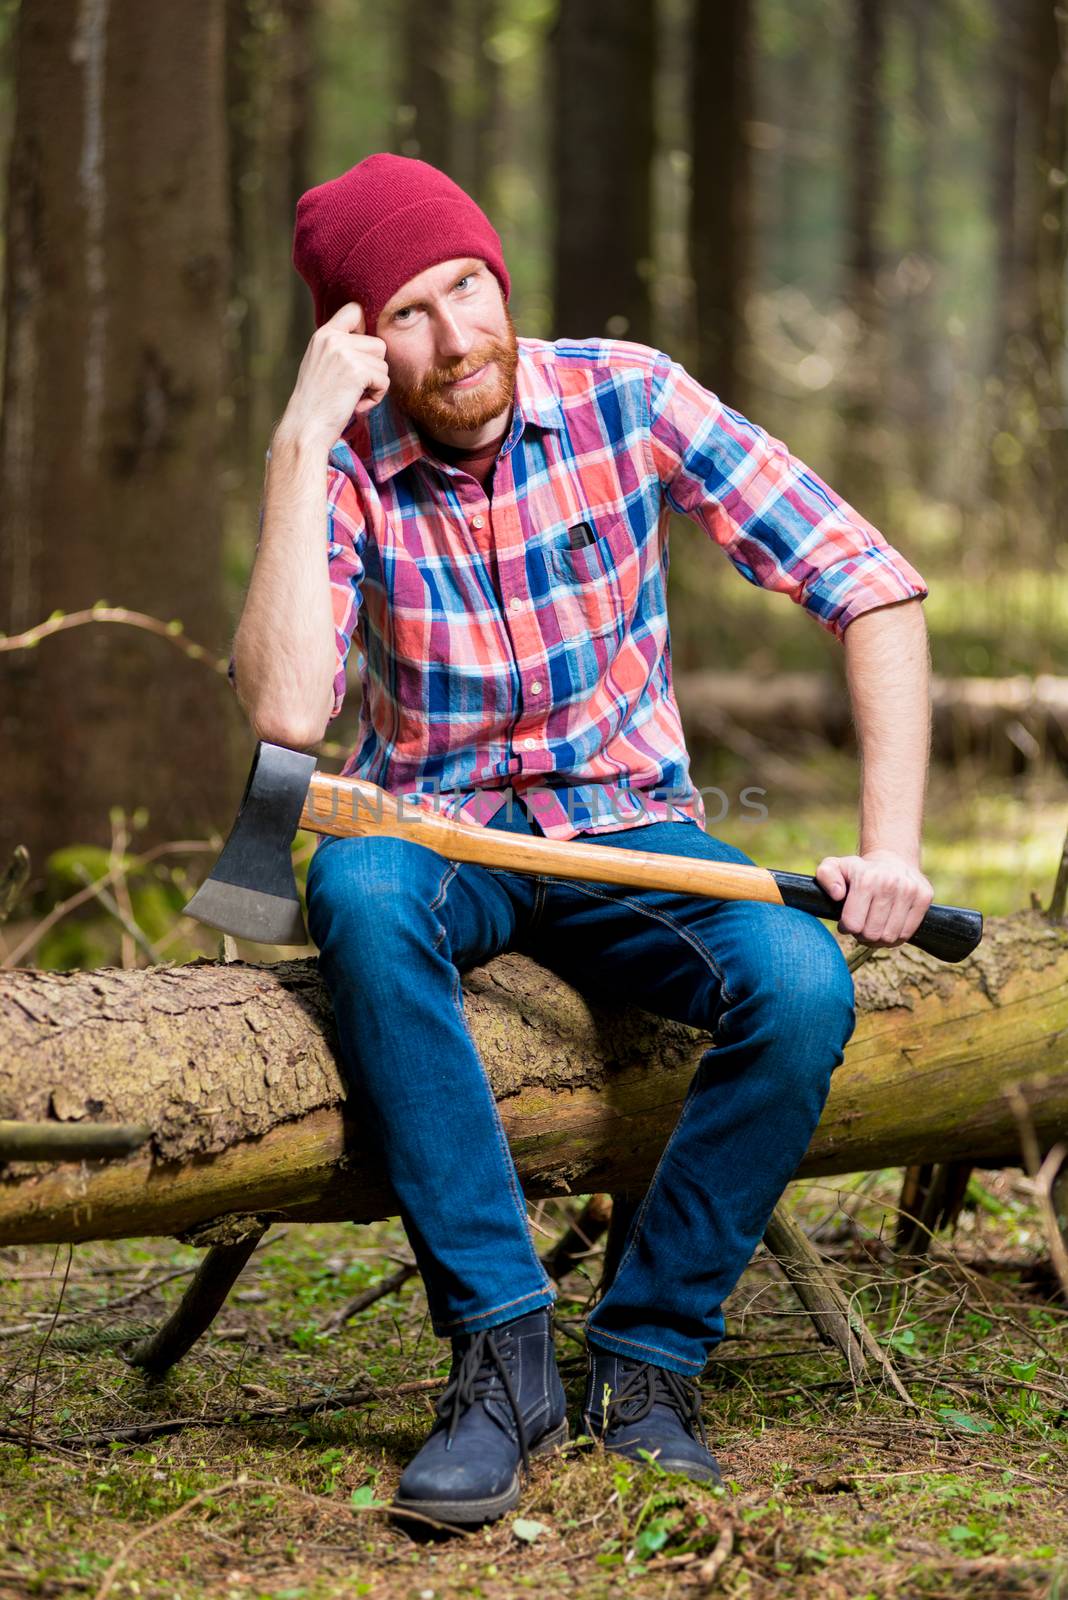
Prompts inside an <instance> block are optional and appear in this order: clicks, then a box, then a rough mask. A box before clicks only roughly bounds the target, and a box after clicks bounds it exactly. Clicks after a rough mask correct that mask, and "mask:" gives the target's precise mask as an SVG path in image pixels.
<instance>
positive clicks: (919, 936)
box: [772, 872, 983, 961]
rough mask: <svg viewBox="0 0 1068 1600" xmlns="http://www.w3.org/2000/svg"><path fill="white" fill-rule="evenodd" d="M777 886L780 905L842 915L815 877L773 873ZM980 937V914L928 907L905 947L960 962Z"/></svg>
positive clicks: (830, 915)
mask: <svg viewBox="0 0 1068 1600" xmlns="http://www.w3.org/2000/svg"><path fill="white" fill-rule="evenodd" d="M772 877H773V878H774V879H775V882H776V883H777V884H778V886H779V893H780V894H781V895H782V898H783V904H784V905H788V906H794V907H796V909H797V910H798V911H808V912H811V914H812V915H813V916H814V917H823V918H825V919H826V920H827V921H828V922H837V921H838V920H839V918H840V917H841V915H842V907H843V906H844V905H845V901H844V900H834V899H832V898H831V896H830V895H829V894H828V893H827V891H826V889H821V888H820V886H819V884H818V883H817V882H816V880H815V878H806V877H805V875H804V874H803V873H801V872H773V873H772ZM982 937H983V914H982V912H981V911H968V910H967V909H966V908H965V907H964V906H930V907H928V911H927V915H926V916H925V917H924V919H923V921H922V922H921V923H920V925H919V927H918V928H917V929H916V932H915V933H914V934H913V935H912V938H911V939H908V940H906V943H908V944H914V945H915V946H916V948H917V949H918V950H926V951H927V954H928V955H931V956H937V957H938V959H939V961H963V960H964V958H965V956H970V955H971V953H972V951H973V950H974V949H975V948H976V946H977V945H978V944H979V941H980V939H981V938H982Z"/></svg>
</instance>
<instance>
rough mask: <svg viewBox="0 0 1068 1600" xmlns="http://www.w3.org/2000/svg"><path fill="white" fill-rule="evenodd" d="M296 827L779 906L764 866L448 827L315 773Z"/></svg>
mask: <svg viewBox="0 0 1068 1600" xmlns="http://www.w3.org/2000/svg"><path fill="white" fill-rule="evenodd" d="M298 826H299V827H302V828H309V829H310V830H311V831H312V832H313V833H331V834H335V835H337V836H338V837H341V838H363V837H365V836H367V835H374V834H378V835H383V836H387V837H390V838H394V839H410V840H411V841H412V843H413V844H422V845H426V847H427V849H429V850H435V851H436V852H437V853H438V855H441V856H448V857H449V859H450V860H452V861H474V862H477V863H478V865H479V866H483V867H503V868H505V869H506V870H507V871H509V872H535V873H541V874H542V875H543V876H548V877H554V878H578V879H582V880H584V881H587V882H591V883H621V884H627V885H628V886H630V887H631V888H635V889H677V890H678V891H679V892H680V893H681V894H707V895H714V896H716V897H717V898H718V899H721V900H767V901H769V902H772V903H773V904H776V905H782V903H783V898H782V895H781V894H780V893H779V888H778V885H777V884H776V882H775V879H774V878H773V877H772V875H771V873H770V872H767V871H765V869H764V868H763V867H748V866H745V865H743V864H734V863H731V862H724V863H722V864H721V863H719V862H717V861H692V860H690V859H689V858H688V857H686V856H658V855H653V854H652V852H651V851H648V850H620V849H615V848H613V847H612V846H611V845H589V844H580V843H577V842H575V841H574V840H571V839H565V840H559V839H541V838H537V837H535V836H533V835H530V836H526V835H524V834H520V833H503V832H501V831H500V830H499V829H497V828H483V827H480V826H479V825H478V823H477V822H454V821H452V819H451V818H449V817H439V816H435V815H434V814H433V812H428V811H424V810H423V809H422V808H420V807H417V806H414V805H412V806H409V807H404V805H403V803H402V802H401V801H400V800H399V798H398V797H397V796H396V795H392V794H389V793H387V791H386V790H385V789H380V788H379V787H378V785H377V784H374V783H368V782H367V781H366V779H363V778H340V777H336V776H334V775H333V774H330V773H323V772H316V773H313V775H312V780H311V783H310V784H309V785H308V797H307V799H306V800H305V802H304V810H303V811H302V812H301V815H300V822H299V824H298Z"/></svg>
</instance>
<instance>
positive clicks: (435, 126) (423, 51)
mask: <svg viewBox="0 0 1068 1600" xmlns="http://www.w3.org/2000/svg"><path fill="white" fill-rule="evenodd" d="M395 25H397V26H398V27H399V34H400V38H399V45H400V48H399V50H398V52H397V53H398V57H399V75H398V81H397V105H396V110H395V118H396V130H395V133H394V141H395V142H394V148H395V150H396V151H397V154H398V155H402V156H412V157H414V158H415V159H416V160H419V161H429V163H430V165H431V166H432V167H440V168H441V169H442V171H444V172H448V173H449V174H450V175H452V172H453V157H454V154H455V145H456V121H455V112H454V107H453V96H452V85H453V77H454V70H455V65H456V63H455V59H454V53H455V51H456V48H457V40H456V26H455V16H454V6H453V0H404V3H403V5H402V6H401V7H400V12H399V15H398V16H397V17H396V20H395Z"/></svg>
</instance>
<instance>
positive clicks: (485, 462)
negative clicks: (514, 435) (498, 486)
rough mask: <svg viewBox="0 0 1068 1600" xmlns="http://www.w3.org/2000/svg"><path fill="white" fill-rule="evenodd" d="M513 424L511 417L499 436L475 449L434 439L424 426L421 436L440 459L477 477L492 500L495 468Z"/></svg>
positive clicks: (427, 446)
mask: <svg viewBox="0 0 1068 1600" xmlns="http://www.w3.org/2000/svg"><path fill="white" fill-rule="evenodd" d="M511 425H512V422H511V418H510V417H509V419H508V425H507V426H506V427H505V428H504V429H503V431H502V432H501V434H500V437H499V438H497V439H491V440H490V442H489V443H488V444H480V445H479V446H478V448H477V449H475V450H472V449H470V448H468V446H466V445H454V444H443V443H442V441H441V440H440V439H432V438H431V436H430V435H429V434H428V433H424V432H423V430H422V428H420V429H419V437H420V438H421V439H422V441H423V443H424V445H425V446H426V448H427V449H428V450H429V451H430V454H431V455H434V456H437V458H438V460H439V461H444V462H447V463H448V465H449V466H450V467H460V468H461V469H462V470H463V471H464V472H466V473H468V474H469V475H470V476H471V477H472V478H477V479H478V481H479V483H480V484H481V485H482V487H483V489H484V490H485V492H486V498H487V499H489V500H492V499H493V469H494V467H495V466H496V464H497V456H498V454H499V452H500V448H501V445H502V444H503V443H504V441H505V439H506V438H507V437H508V432H509V429H510V428H511Z"/></svg>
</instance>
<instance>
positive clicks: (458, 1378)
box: [436, 1328, 530, 1472]
mask: <svg viewBox="0 0 1068 1600" xmlns="http://www.w3.org/2000/svg"><path fill="white" fill-rule="evenodd" d="M514 1355H515V1345H514V1343H513V1340H512V1335H511V1334H510V1333H509V1332H507V1331H506V1330H505V1329H503V1328H484V1329H483V1330H482V1331H481V1332H480V1333H476V1334H474V1335H472V1338H471V1343H470V1344H469V1345H468V1346H467V1349H466V1350H465V1351H464V1352H463V1355H462V1356H461V1357H460V1362H459V1365H458V1366H457V1368H456V1371H455V1372H454V1374H453V1376H452V1377H451V1378H450V1379H449V1381H448V1383H447V1384H446V1385H445V1389H444V1391H443V1393H442V1395H441V1398H440V1399H439V1401H438V1403H437V1407H436V1409H437V1414H438V1416H439V1417H440V1418H441V1419H442V1421H444V1422H447V1423H448V1431H447V1433H446V1440H447V1444H449V1445H451V1444H452V1441H453V1438H454V1436H455V1433H456V1429H457V1427H458V1426H459V1423H460V1418H461V1417H462V1416H463V1415H464V1414H465V1412H466V1411H468V1410H469V1408H470V1407H471V1406H473V1405H474V1404H475V1402H476V1401H477V1400H488V1399H489V1398H490V1396H491V1395H499V1394H500V1392H501V1390H502V1389H503V1391H504V1395H505V1398H506V1399H507V1401H508V1404H509V1406H510V1407H511V1410H512V1416H513V1417H514V1418H515V1427H516V1435H517V1437H518V1440H519V1453H520V1455H521V1457H522V1460H523V1468H524V1471H526V1472H529V1471H530V1448H529V1445H528V1443H527V1430H526V1428H525V1426H524V1424H523V1416H522V1413H521V1411H520V1409H519V1401H518V1399H517V1398H516V1392H515V1389H514V1387H513V1385H512V1376H511V1373H510V1372H509V1370H508V1362H509V1361H510V1360H512V1359H513V1357H514Z"/></svg>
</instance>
